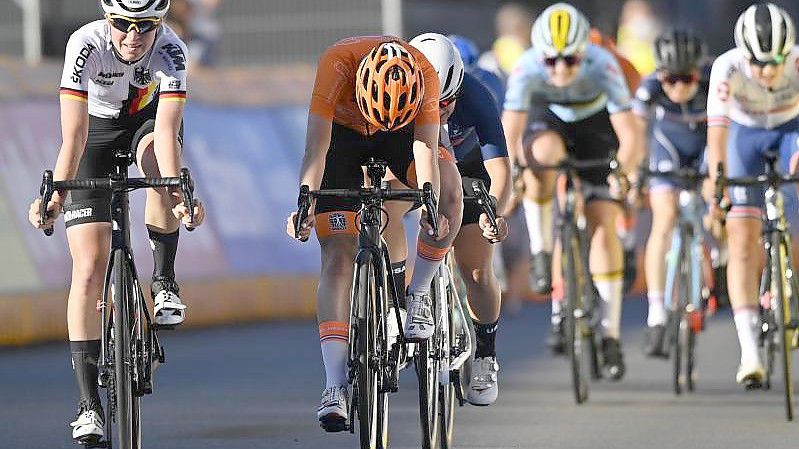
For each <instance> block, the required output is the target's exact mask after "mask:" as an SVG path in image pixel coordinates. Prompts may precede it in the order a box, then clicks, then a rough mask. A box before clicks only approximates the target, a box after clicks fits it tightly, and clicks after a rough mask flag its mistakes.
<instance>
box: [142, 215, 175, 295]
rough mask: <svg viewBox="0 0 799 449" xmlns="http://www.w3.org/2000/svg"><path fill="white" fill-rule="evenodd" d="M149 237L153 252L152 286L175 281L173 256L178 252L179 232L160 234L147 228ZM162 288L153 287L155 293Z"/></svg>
mask: <svg viewBox="0 0 799 449" xmlns="http://www.w3.org/2000/svg"><path fill="white" fill-rule="evenodd" d="M147 233H148V234H149V235H150V248H151V249H152V250H153V284H154V285H155V284H156V283H159V282H160V281H174V280H175V255H176V254H177V252H178V235H179V231H175V232H172V233H169V234H161V233H160V232H156V231H154V230H152V229H150V228H147ZM162 289H163V286H160V285H159V286H155V287H153V291H154V292H155V293H157V292H158V291H160V290H162Z"/></svg>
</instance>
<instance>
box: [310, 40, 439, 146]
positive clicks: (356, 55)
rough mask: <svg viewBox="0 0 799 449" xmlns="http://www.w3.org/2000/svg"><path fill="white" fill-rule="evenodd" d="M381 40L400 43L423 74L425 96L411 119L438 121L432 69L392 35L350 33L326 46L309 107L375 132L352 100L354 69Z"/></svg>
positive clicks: (341, 122)
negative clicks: (352, 35)
mask: <svg viewBox="0 0 799 449" xmlns="http://www.w3.org/2000/svg"><path fill="white" fill-rule="evenodd" d="M383 42H398V43H400V44H401V45H402V46H403V47H404V48H405V49H406V50H408V52H410V53H411V54H412V55H413V57H414V59H416V62H417V64H419V66H420V68H421V71H422V76H423V77H424V96H423V97H422V103H421V104H420V105H419V113H418V115H417V116H416V119H415V121H414V123H415V124H416V125H427V124H436V125H437V124H438V123H439V118H438V95H439V82H438V75H437V74H436V71H435V69H434V68H433V66H432V65H431V64H430V63H429V62H428V61H427V59H426V58H425V57H424V55H423V54H422V52H420V51H419V50H417V49H416V47H413V46H412V45H409V44H408V43H407V42H405V41H403V40H401V39H399V38H396V37H391V36H361V37H351V38H347V39H343V40H340V41H338V42H336V43H335V44H333V45H331V46H330V47H328V48H327V50H325V52H324V53H322V56H321V58H320V59H319V65H318V67H317V69H316V81H315V83H314V88H313V94H312V95H311V107H310V111H311V112H312V113H314V114H316V115H319V116H321V117H324V118H326V119H329V120H332V121H334V122H335V123H338V124H339V125H342V126H345V127H347V128H350V129H352V130H355V131H358V132H359V133H361V134H363V135H370V134H374V133H375V132H376V131H377V129H376V128H375V127H374V126H370V125H369V124H368V123H367V121H366V119H365V118H364V117H363V114H361V111H360V110H359V109H358V105H357V104H356V103H355V73H356V71H357V70H358V64H360V62H361V60H362V59H363V58H364V57H365V56H366V55H367V54H369V52H370V51H372V49H373V48H375V47H376V46H377V45H379V44H381V43H383ZM408 151H410V148H408Z"/></svg>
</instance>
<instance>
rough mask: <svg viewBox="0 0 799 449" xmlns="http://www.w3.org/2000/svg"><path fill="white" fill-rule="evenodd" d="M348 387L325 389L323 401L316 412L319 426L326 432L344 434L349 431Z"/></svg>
mask: <svg viewBox="0 0 799 449" xmlns="http://www.w3.org/2000/svg"><path fill="white" fill-rule="evenodd" d="M348 403H349V402H348V394H347V387H346V386H343V385H340V386H336V387H330V388H325V390H324V391H323V392H322V401H321V402H320V403H319V409H318V410H317V412H316V416H317V418H319V425H320V426H322V429H324V430H325V431H326V432H342V431H344V430H347V418H348V415H349V414H348V412H347V409H348Z"/></svg>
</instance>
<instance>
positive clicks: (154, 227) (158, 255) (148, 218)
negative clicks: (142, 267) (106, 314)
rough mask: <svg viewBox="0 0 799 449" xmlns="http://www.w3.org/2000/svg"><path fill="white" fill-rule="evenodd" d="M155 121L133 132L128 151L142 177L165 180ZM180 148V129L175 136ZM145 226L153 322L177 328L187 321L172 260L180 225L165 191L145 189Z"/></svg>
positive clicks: (176, 249) (152, 120) (146, 123)
mask: <svg viewBox="0 0 799 449" xmlns="http://www.w3.org/2000/svg"><path fill="white" fill-rule="evenodd" d="M154 144H155V119H152V118H151V119H148V120H145V121H144V122H143V123H142V124H141V126H139V128H138V129H137V130H136V132H135V133H134V135H133V139H132V142H131V149H132V150H133V151H135V153H136V163H137V165H138V167H139V171H140V173H141V175H142V176H145V177H152V178H155V177H161V176H165V175H164V174H163V173H161V170H160V169H159V161H158V159H157V157H156V154H155V149H154V147H155V145H154ZM177 145H178V147H181V146H182V127H181V132H180V135H179V136H178V142H177ZM146 195H147V196H146V202H145V209H144V222H145V224H146V225H147V233H148V235H149V238H150V247H151V248H152V250H153V276H152V284H151V288H150V290H151V294H152V298H153V300H154V302H155V313H154V319H155V322H156V323H157V324H165V325H177V324H180V323H182V322H183V321H184V319H185V317H186V313H185V312H186V311H185V307H186V306H185V305H183V302H182V301H181V299H180V297H179V296H178V295H179V287H178V284H177V282H176V281H175V256H176V255H177V251H178V236H179V231H178V230H179V225H180V222H179V221H178V219H177V218H175V216H174V214H172V207H174V205H175V198H173V197H172V196H171V195H170V193H169V192H168V191H167V189H166V188H158V189H146Z"/></svg>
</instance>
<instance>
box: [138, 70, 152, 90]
mask: <svg viewBox="0 0 799 449" xmlns="http://www.w3.org/2000/svg"><path fill="white" fill-rule="evenodd" d="M152 80H153V76H152V75H151V74H150V69H148V68H147V67H136V69H135V70H134V71H133V82H134V83H136V84H138V85H140V86H146V85H148V84H150V81H152Z"/></svg>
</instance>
